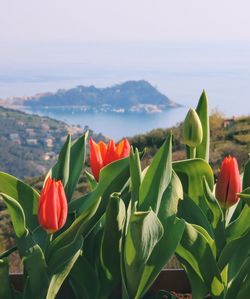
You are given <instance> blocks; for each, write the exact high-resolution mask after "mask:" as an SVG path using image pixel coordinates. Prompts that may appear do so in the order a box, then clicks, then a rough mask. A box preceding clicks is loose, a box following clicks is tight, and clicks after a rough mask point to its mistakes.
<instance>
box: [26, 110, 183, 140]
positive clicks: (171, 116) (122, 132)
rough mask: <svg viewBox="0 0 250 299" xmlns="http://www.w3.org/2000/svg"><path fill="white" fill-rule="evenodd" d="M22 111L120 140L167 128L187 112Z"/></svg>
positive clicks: (180, 119) (181, 118)
mask: <svg viewBox="0 0 250 299" xmlns="http://www.w3.org/2000/svg"><path fill="white" fill-rule="evenodd" d="M24 111H26V112H29V113H35V114H38V115H46V116H50V117H52V118H55V119H58V120H62V121H64V122H67V123H68V124H80V125H81V126H83V127H84V126H85V125H86V124H87V125H88V126H89V128H91V129H92V130H94V131H95V132H96V133H102V134H104V135H106V136H108V137H110V138H114V139H115V140H119V139H120V138H122V137H129V136H133V135H135V134H140V133H144V132H147V131H150V130H152V129H154V128H169V127H171V126H173V124H176V123H177V122H180V121H182V120H183V118H184V117H185V114H186V111H187V108H186V107H182V108H175V109H171V110H168V111H166V112H162V113H154V114H143V113H91V112H83V111H80V110H79V109H74V108H61V109H60V108H49V109H42V108H41V109H36V108H34V109H32V110H30V109H29V108H26V109H25V110H24Z"/></svg>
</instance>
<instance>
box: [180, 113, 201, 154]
mask: <svg viewBox="0 0 250 299" xmlns="http://www.w3.org/2000/svg"><path fill="white" fill-rule="evenodd" d="M202 137H203V131H202V125H201V121H200V118H199V116H198V114H197V113H196V111H195V110H194V109H193V108H190V109H189V111H188V114H187V116H186V118H185V120H184V123H183V142H184V143H185V144H186V145H188V146H189V147H191V148H195V147H197V146H198V145H200V144H201V142H202Z"/></svg>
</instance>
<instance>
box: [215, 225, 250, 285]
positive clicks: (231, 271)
mask: <svg viewBox="0 0 250 299" xmlns="http://www.w3.org/2000/svg"><path fill="white" fill-rule="evenodd" d="M239 253H240V254H239ZM249 253H250V230H249V231H248V232H247V233H246V234H244V235H243V236H241V237H239V238H237V239H233V240H232V241H230V242H228V244H227V245H226V246H225V247H224V249H223V250H222V252H221V255H220V258H219V260H218V266H219V268H220V269H221V271H222V270H223V269H224V267H225V266H226V265H227V264H229V266H228V280H229V282H230V281H231V279H233V277H235V275H236V274H237V272H238V271H239V269H240V267H241V266H242V264H243V263H244V261H245V259H246V258H247V256H248V255H249Z"/></svg>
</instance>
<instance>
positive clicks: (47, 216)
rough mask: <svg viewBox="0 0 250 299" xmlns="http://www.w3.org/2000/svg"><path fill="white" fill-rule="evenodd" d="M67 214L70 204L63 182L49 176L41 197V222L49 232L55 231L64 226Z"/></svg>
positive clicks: (39, 215)
mask: <svg viewBox="0 0 250 299" xmlns="http://www.w3.org/2000/svg"><path fill="white" fill-rule="evenodd" d="M67 214H68V205H67V199H66V195H65V192H64V188H63V185H62V182H61V181H60V180H59V181H57V182H56V181H55V180H53V179H51V178H50V177H48V179H47V180H46V182H45V184H44V187H43V189H42V192H41V196H40V199H39V206H38V222H39V224H40V225H41V227H42V228H43V229H44V230H46V231H47V232H48V233H50V234H51V233H54V232H56V231H58V230H59V229H61V228H62V227H63V226H64V224H65V222H66V219H67Z"/></svg>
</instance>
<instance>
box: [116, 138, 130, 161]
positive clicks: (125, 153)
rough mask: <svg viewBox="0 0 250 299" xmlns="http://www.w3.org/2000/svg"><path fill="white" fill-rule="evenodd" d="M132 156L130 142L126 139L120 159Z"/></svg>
mask: <svg viewBox="0 0 250 299" xmlns="http://www.w3.org/2000/svg"><path fill="white" fill-rule="evenodd" d="M129 154H130V144H129V142H128V140H127V139H126V138H125V139H123V148H122V152H121V154H120V155H119V157H120V159H121V158H126V157H128V156H129Z"/></svg>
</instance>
